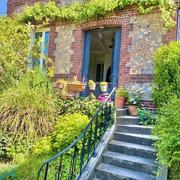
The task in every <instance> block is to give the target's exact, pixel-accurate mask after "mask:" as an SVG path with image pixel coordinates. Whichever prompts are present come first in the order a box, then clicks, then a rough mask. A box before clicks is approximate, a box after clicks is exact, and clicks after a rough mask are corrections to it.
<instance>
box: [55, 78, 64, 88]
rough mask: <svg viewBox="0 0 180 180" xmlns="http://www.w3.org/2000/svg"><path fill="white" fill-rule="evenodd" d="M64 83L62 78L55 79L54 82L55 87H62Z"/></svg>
mask: <svg viewBox="0 0 180 180" xmlns="http://www.w3.org/2000/svg"><path fill="white" fill-rule="evenodd" d="M65 84H66V81H65V80H64V79H60V80H57V81H56V83H55V86H56V88H59V89H63V88H64V86H65Z"/></svg>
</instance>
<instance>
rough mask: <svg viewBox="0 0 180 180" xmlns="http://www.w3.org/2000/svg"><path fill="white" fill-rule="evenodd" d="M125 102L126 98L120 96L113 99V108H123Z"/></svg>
mask: <svg viewBox="0 0 180 180" xmlns="http://www.w3.org/2000/svg"><path fill="white" fill-rule="evenodd" d="M126 101H127V98H126V97H123V96H120V97H116V98H115V106H116V108H123V107H124V105H125V103H126Z"/></svg>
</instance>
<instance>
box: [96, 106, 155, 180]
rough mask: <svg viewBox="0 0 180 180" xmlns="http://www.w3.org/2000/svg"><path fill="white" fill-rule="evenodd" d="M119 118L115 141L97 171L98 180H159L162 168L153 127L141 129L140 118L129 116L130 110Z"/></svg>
mask: <svg viewBox="0 0 180 180" xmlns="http://www.w3.org/2000/svg"><path fill="white" fill-rule="evenodd" d="M116 114H117V117H116V128H115V131H114V135H113V139H112V140H111V141H110V142H109V143H108V147H107V150H106V151H105V152H104V153H103V155H102V161H101V163H100V164H99V165H98V166H97V167H96V169H95V176H94V180H155V179H156V174H155V173H156V172H157V168H158V165H157V163H156V156H155V149H154V148H153V147H152V144H153V142H154V141H155V140H156V137H153V136H152V135H151V131H152V127H145V126H140V125H138V117H132V116H129V115H127V114H128V110H127V109H119V110H117V113H116Z"/></svg>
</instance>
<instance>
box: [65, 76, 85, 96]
mask: <svg viewBox="0 0 180 180" xmlns="http://www.w3.org/2000/svg"><path fill="white" fill-rule="evenodd" d="M85 88H86V85H85V83H82V82H81V81H78V80H77V78H76V77H74V79H73V81H72V82H69V83H68V84H67V89H68V91H69V92H70V93H79V92H82V91H84V90H85Z"/></svg>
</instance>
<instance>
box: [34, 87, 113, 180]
mask: <svg viewBox="0 0 180 180" xmlns="http://www.w3.org/2000/svg"><path fill="white" fill-rule="evenodd" d="M115 90H116V88H114V89H113V90H112V92H111V93H110V95H109V96H108V97H107V99H106V102H105V103H104V104H102V105H100V107H99V108H98V109H97V111H96V113H95V114H94V116H93V117H92V118H91V120H90V122H89V124H88V125H87V127H86V128H85V129H84V130H83V132H82V133H81V134H80V136H79V137H78V138H77V139H76V140H75V141H74V142H73V143H72V144H71V145H69V146H68V147H67V148H65V149H64V150H63V151H61V152H60V153H58V154H57V155H55V156H54V157H52V158H51V159H49V160H47V161H46V162H45V163H44V164H43V165H42V166H41V168H40V169H39V172H38V178H37V179H38V180H40V179H44V180H47V179H48V180H49V179H58V180H62V179H63V180H73V179H79V178H80V176H81V174H82V172H83V170H84V168H85V167H86V165H87V163H88V162H89V160H90V158H91V157H92V156H95V155H96V153H95V150H96V147H97V145H98V144H99V142H100V141H101V139H102V136H103V135H104V133H105V132H106V130H107V128H109V127H110V126H111V125H112V124H113V122H114V115H113V114H114V113H113V104H112V103H111V102H108V100H109V99H110V97H111V96H112V95H113V94H114V92H115Z"/></svg>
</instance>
